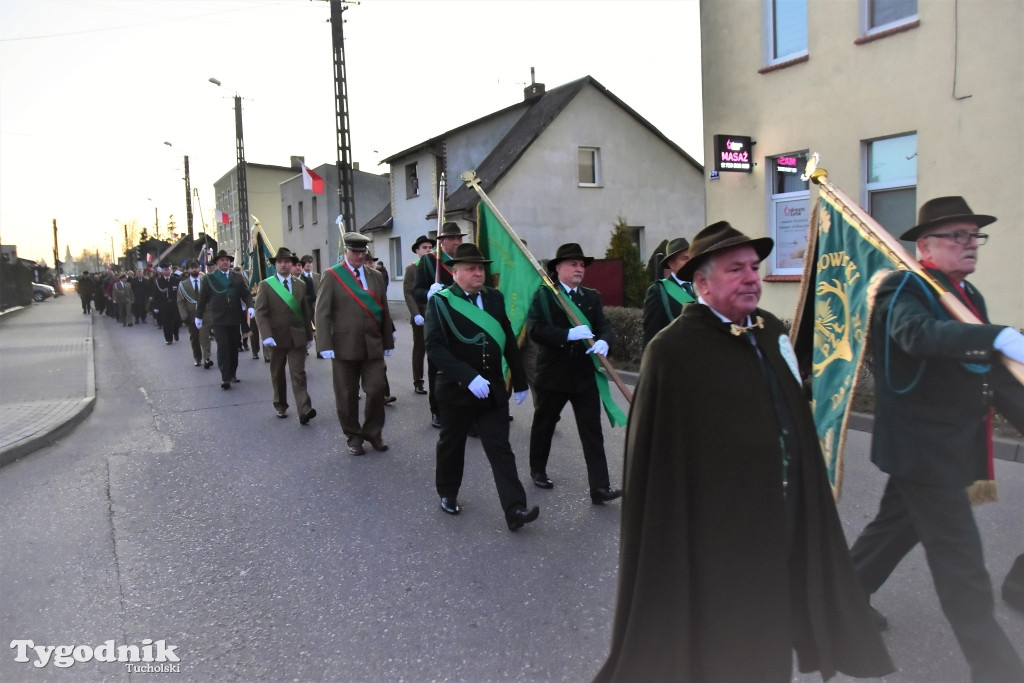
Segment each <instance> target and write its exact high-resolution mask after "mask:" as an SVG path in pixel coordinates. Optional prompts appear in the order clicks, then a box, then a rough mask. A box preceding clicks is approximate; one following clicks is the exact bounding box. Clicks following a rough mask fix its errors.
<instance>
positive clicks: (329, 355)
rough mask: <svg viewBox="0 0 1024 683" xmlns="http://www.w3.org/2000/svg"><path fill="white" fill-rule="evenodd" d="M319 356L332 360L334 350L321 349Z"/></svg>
mask: <svg viewBox="0 0 1024 683" xmlns="http://www.w3.org/2000/svg"><path fill="white" fill-rule="evenodd" d="M320 357H321V358H326V359H327V360H334V351H321V352H320Z"/></svg>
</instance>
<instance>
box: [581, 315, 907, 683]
mask: <svg viewBox="0 0 1024 683" xmlns="http://www.w3.org/2000/svg"><path fill="white" fill-rule="evenodd" d="M755 315H760V316H762V317H763V318H764V320H765V327H764V329H759V330H755V331H754V335H755V337H756V339H757V343H758V348H760V349H761V352H762V354H763V357H764V358H765V361H766V362H767V364H768V366H769V367H770V368H771V371H772V373H773V374H774V375H775V377H776V378H777V380H778V383H779V384H780V385H781V386H780V389H781V391H782V395H783V396H784V397H785V400H786V404H787V405H788V407H789V410H790V411H791V415H792V416H793V420H794V421H795V424H796V428H797V431H798V432H799V434H798V443H799V446H798V448H799V458H800V463H801V465H802V467H801V469H800V475H801V476H800V477H799V478H798V479H797V481H798V482H799V485H800V489H801V491H802V495H801V496H800V497H799V498H798V499H797V500H798V512H799V514H797V516H796V519H797V520H798V522H797V526H796V528H795V531H794V533H793V541H792V544H793V550H792V558H790V553H789V552H787V540H786V538H787V534H786V512H785V508H786V501H785V499H784V495H783V489H782V485H781V482H782V470H783V467H782V448H781V445H780V434H779V426H778V424H779V423H778V419H777V416H776V412H775V407H774V403H773V402H772V398H771V392H770V390H769V388H768V384H767V382H766V381H765V379H764V378H765V375H764V370H763V369H762V364H761V360H760V359H759V356H758V353H757V350H756V349H755V348H754V346H753V345H752V344H751V343H750V341H749V339H748V338H747V337H746V336H745V335H743V336H740V337H736V336H733V335H732V334H730V332H729V325H728V324H726V323H722V322H721V321H720V320H719V319H718V318H717V317H716V316H715V315H714V313H713V312H712V311H711V309H709V308H708V307H707V306H703V305H699V304H690V305H689V306H687V307H686V308H685V309H684V310H683V313H682V315H681V316H680V317H679V318H677V319H676V320H675V322H673V323H671V324H670V325H669V326H668V327H666V328H665V329H664V330H663V331H662V332H661V333H660V334H658V335H657V336H656V337H655V338H654V339H653V340H652V341H651V343H650V344H649V345H648V346H647V350H646V351H645V353H644V355H643V359H642V361H641V366H640V375H639V380H638V383H637V386H636V393H635V394H634V396H633V402H632V404H631V406H630V414H629V424H628V426H627V428H626V452H625V463H624V475H625V493H624V495H623V499H622V500H623V505H622V527H621V534H620V543H621V547H620V560H619V585H618V594H617V603H616V609H615V619H614V622H613V624H612V645H611V653H610V655H609V657H608V660H607V662H606V663H605V665H604V667H603V668H602V669H601V671H600V673H599V674H598V676H597V679H596V680H597V681H630V682H632V681H690V682H693V683H698V682H713V683H722V682H726V681H727V682H730V683H731V682H733V681H736V682H740V681H758V682H759V683H772V682H775V681H779V682H788V681H789V680H790V677H791V667H792V650H793V648H794V647H795V648H796V651H797V656H798V664H799V668H800V670H801V671H804V672H807V671H814V670H819V671H820V672H821V675H822V677H823V679H825V680H827V679H828V678H829V677H831V675H832V674H833V673H835V672H836V671H837V670H838V671H841V672H843V673H846V674H848V675H851V676H857V677H877V676H882V675H884V674H886V673H888V672H890V671H892V670H893V667H892V663H891V662H890V660H889V656H888V653H887V652H886V650H885V646H884V645H883V643H882V640H881V637H880V636H879V634H878V631H877V629H876V628H875V626H874V624H873V622H872V621H871V617H870V616H869V614H868V611H867V599H866V598H865V596H864V594H863V591H862V589H861V587H860V583H859V581H858V579H857V576H856V574H855V573H854V569H853V566H852V563H851V561H850V556H849V553H848V551H847V546H846V540H845V538H844V536H843V530H842V526H841V525H840V521H839V516H838V514H837V512H836V508H835V503H834V502H833V499H832V491H831V488H830V486H829V483H828V479H827V477H826V473H825V467H824V460H823V458H822V455H821V450H820V448H819V445H818V437H817V433H816V432H815V428H814V423H813V419H812V417H811V412H810V408H809V406H808V403H807V400H806V398H805V397H804V395H803V392H802V389H801V385H800V383H799V382H798V381H797V379H796V377H795V376H794V374H793V373H792V372H791V371H790V369H789V367H788V365H787V364H786V361H785V360H783V357H782V354H781V352H780V350H779V349H780V346H779V338H780V337H781V336H783V335H785V330H784V328H783V326H782V324H781V323H780V322H779V321H778V319H777V318H775V317H774V316H773V315H771V314H770V313H767V312H765V311H761V310H758V311H756V312H755ZM695 358H698V359H700V362H698V363H695V362H693V359H695ZM790 486H791V487H793V486H794V484H793V483H791V484H790ZM790 562H792V565H790ZM791 587H792V588H796V589H798V591H797V592H794V593H793V595H792V596H790V593H791ZM791 615H792V616H791Z"/></svg>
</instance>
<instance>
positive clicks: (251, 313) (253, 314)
mask: <svg viewBox="0 0 1024 683" xmlns="http://www.w3.org/2000/svg"><path fill="white" fill-rule="evenodd" d="M255 316H256V309H255V308H253V307H252V306H250V307H249V317H250V318H253V317H255Z"/></svg>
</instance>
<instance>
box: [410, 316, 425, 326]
mask: <svg viewBox="0 0 1024 683" xmlns="http://www.w3.org/2000/svg"><path fill="white" fill-rule="evenodd" d="M412 322H413V324H414V325H422V324H423V316H422V315H417V316H414V317H413V319H412Z"/></svg>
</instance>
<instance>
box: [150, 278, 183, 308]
mask: <svg viewBox="0 0 1024 683" xmlns="http://www.w3.org/2000/svg"><path fill="white" fill-rule="evenodd" d="M153 308H155V309H157V310H158V311H170V310H171V309H172V308H173V309H174V310H177V309H178V277H177V276H176V275H171V276H170V277H169V278H166V279H164V278H163V277H158V278H156V279H155V280H153Z"/></svg>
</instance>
